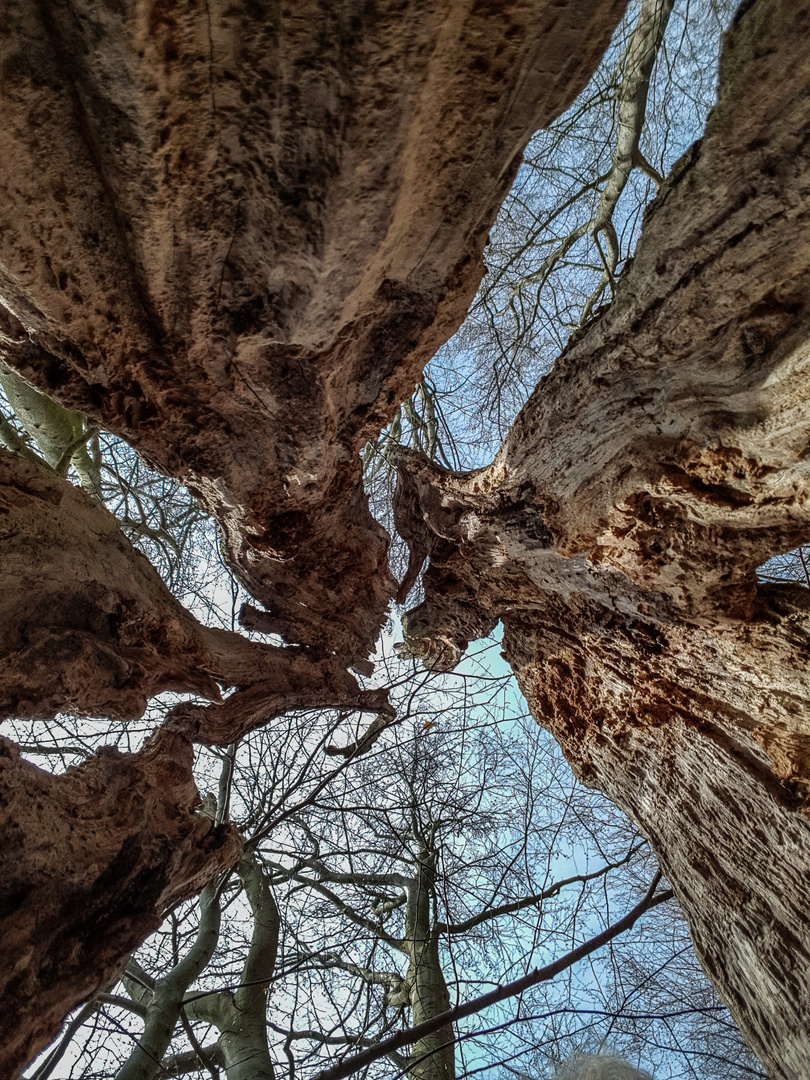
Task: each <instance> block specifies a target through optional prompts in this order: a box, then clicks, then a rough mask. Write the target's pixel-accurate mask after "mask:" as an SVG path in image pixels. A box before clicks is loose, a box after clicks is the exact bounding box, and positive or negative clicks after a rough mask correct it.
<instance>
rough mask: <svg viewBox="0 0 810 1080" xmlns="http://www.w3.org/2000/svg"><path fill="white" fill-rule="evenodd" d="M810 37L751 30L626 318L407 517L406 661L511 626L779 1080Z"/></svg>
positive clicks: (791, 854) (557, 713) (447, 660)
mask: <svg viewBox="0 0 810 1080" xmlns="http://www.w3.org/2000/svg"><path fill="white" fill-rule="evenodd" d="M809 31H810V6H808V5H807V4H806V3H801V4H797V3H795V2H793V0H776V2H773V3H768V2H764V0H762V2H756V0H755V2H753V3H748V4H746V5H744V8H743V10H742V11H741V13H740V14H739V15H738V17H737V20H736V21H735V24H734V26H733V28H732V30H731V31H730V33H729V35H728V37H727V40H726V43H725V49H724V56H723V61H722V66H721V78H720V91H719V102H718V105H717V108H716V109H715V111H714V113H713V114H712V116H711V118H710V120H709V123H708V125H707V128H706V133H705V136H704V138H703V139H702V140H701V142H700V143H698V144H696V145H695V147H693V148H692V150H691V151H690V152H689V153H688V154H687V155H686V156H685V157H684V158H683V159H682V160H681V161H680V162H679V163H678V164H677V165H676V167H675V169H674V171H673V173H672V174H671V176H670V177H669V178H668V179H667V181H666V182H665V184H664V185H663V188H662V191H661V193H660V194H659V196H658V198H657V200H656V202H655V203H654V204H653V206H652V208H651V209H650V210H649V211H648V214H647V217H646V220H645V226H644V231H643V235H642V238H641V241H640V243H639V247H638V251H637V254H636V256H635V258H634V260H633V263H632V265H631V266H630V268H629V269H628V270H627V272H626V273H625V274H624V275H623V277H622V279H621V280H620V281H619V283H618V287H617V295H616V299H615V301H614V304H613V305H612V307H611V308H610V309H608V310H607V312H605V313H604V314H602V315H601V316H599V317H598V318H597V319H596V320H594V321H593V322H591V323H590V324H589V325H588V326H586V327H585V328H583V330H582V331H580V332H579V333H578V334H577V335H576V337H575V339H574V340H573V341H572V342H571V344H570V346H569V347H568V349H567V350H566V351H565V353H564V354H563V355H562V357H561V358H560V359H559V361H558V362H557V364H556V366H555V368H554V370H553V371H552V373H551V374H550V375H549V376H548V377H547V378H545V379H543V380H542V381H541V383H540V385H539V386H538V388H537V389H536V391H535V393H534V394H533V396H532V398H531V399H530V400H529V402H528V403H527V404H526V406H525V407H524V409H523V410H522V412H521V414H520V416H519V417H518V419H517V421H516V422H515V425H514V427H513V429H512V431H511V433H510V435H509V436H508V438H507V440H506V442H505V444H504V446H503V448H502V449H501V451H500V452H499V454H498V456H497V458H496V460H495V461H494V462H493V464H492V465H491V466H489V467H488V468H486V469H482V470H479V471H477V472H475V473H471V474H466V475H462V474H452V473H448V472H445V471H444V470H442V469H440V468H438V467H436V466H434V465H432V464H430V463H429V462H427V461H424V460H421V459H419V458H418V457H417V456H416V455H414V454H411V453H403V454H402V455H401V458H400V463H399V464H400V486H399V491H398V496H397V505H396V516H397V527H398V529H399V531H400V532H401V533H402V535H403V536H404V537H405V539H406V540H407V541H408V543H409V545H410V547H411V553H412V561H411V566H410V568H409V580H410V579H413V578H414V577H415V574H416V572H417V570H418V567H419V566H421V564H422V563H423V562H424V560H425V558H426V557H428V556H429V557H430V560H431V561H430V565H429V567H428V569H427V570H426V572H425V575H424V586H425V602H424V603H423V604H421V605H420V606H419V607H418V608H417V609H415V610H414V611H413V612H411V613H409V615H408V616H407V617H406V619H405V621H404V624H403V625H404V629H405V635H406V640H407V642H408V643H409V645H410V647H411V649H412V651H413V652H414V653H415V654H417V655H421V656H422V657H423V658H424V659H425V660H426V662H427V663H428V664H430V665H433V666H437V667H451V666H452V665H453V664H454V663H455V662H456V661H457V660H458V658H459V657H460V655H461V652H462V651H463V649H464V648H465V647H466V644H467V642H468V641H469V640H471V639H472V638H473V637H476V636H479V635H481V634H483V633H485V632H487V630H488V629H489V628H490V627H491V626H492V625H494V622H495V621H496V620H497V619H499V618H500V619H502V621H503V624H504V655H505V656H506V658H507V659H508V660H509V662H510V663H511V665H512V667H513V668H514V670H515V671H516V673H517V676H518V680H519V682H520V685H521V687H522V689H523V692H524V693H525V695H526V698H527V700H528V702H529V705H530V707H531V709H532V711H533V713H534V715H535V716H536V717H537V719H538V720H539V721H540V722H541V723H542V724H544V725H545V726H546V727H548V728H549V730H551V731H552V732H553V733H554V734H555V736H556V737H557V739H558V740H559V742H560V744H561V745H562V747H563V749H564V751H565V753H566V755H567V757H568V759H569V761H571V763H572V766H573V767H574V769H575V770H576V771H577V772H578V773H579V775H580V776H581V777H582V778H583V780H585V782H586V783H589V784H592V785H595V786H598V787H600V788H601V789H602V790H603V791H605V792H606V793H607V794H608V795H609V796H610V797H611V798H612V799H613V800H614V801H615V802H616V803H617V804H618V805H620V806H621V807H623V808H624V809H625V810H626V811H627V812H628V813H629V814H630V815H631V816H632V817H633V818H634V820H635V821H636V822H637V823H638V825H639V826H640V828H641V829H642V830H643V831H644V832H645V833H646V835H647V836H648V837H649V838H650V840H651V842H652V844H653V846H654V848H655V850H656V852H657V854H658V856H659V858H660V860H661V863H662V866H663V867H664V869H665V872H666V874H667V876H668V878H669V880H670V881H671V883H672V885H673V887H674V889H675V892H676V894H677V896H678V898H679V900H680V902H681V904H682V905H683V907H684V910H685V912H686V914H687V916H688V918H689V920H690V926H691V928H692V934H693V937H694V940H695V944H696V947H697V950H698V954H699V956H700V958H701V961H702V963H703V964H704V966H705V968H706V970H707V972H708V973H709V975H710V977H711V978H712V980H713V981H714V983H715V985H716V986H717V987H718V990H719V991H720V993H721V994H722V995H723V997H724V999H725V1000H726V1002H727V1003H728V1005H729V1007H730V1008H731V1011H732V1013H733V1014H734V1016H735V1019H736V1020H737V1022H738V1024H739V1025H740V1028H741V1030H742V1031H743V1033H744V1035H745V1037H746V1039H747V1040H748V1041H749V1043H750V1045H751V1046H752V1048H753V1049H754V1051H755V1052H756V1053H757V1054H758V1055H759V1057H760V1059H761V1060H762V1062H763V1064H764V1065H765V1066H766V1068H767V1069H768V1070H769V1075H771V1076H773V1077H775V1078H776V1077H778V1078H783V1080H801V1078H803V1077H806V1076H807V1075H808V1074H810V1039H808V1035H807V1016H808V1015H810V980H808V970H810V968H809V967H808V961H809V960H810V920H809V919H808V901H807V896H808V882H809V881H810V824H809V822H808V819H809V818H810V802H809V801H808V794H810V677H809V676H808V674H807V671H808V659H810V599H809V598H808V596H809V594H808V591H807V590H805V589H803V588H799V587H793V586H790V587H769V588H766V587H762V586H758V585H757V583H756V578H755V569H756V567H757V566H758V565H759V564H761V563H762V562H763V561H764V560H765V559H766V558H767V557H769V556H770V555H773V554H776V553H778V552H780V551H786V550H788V549H790V548H791V547H793V546H795V545H796V544H797V543H799V542H801V541H806V540H808V539H810V513H808V507H810V484H808V476H810V471H809V470H808V458H807V454H808V443H807V427H808V423H809V422H810V414H809V412H808V395H807V386H808V378H809V377H810V367H809V364H810V350H808V347H807V341H808V339H809V338H810V267H808V261H807V251H808V250H810V125H809V124H808V120H807V117H808V101H810V53H808V50H807V47H806V43H807V38H808V32H809ZM785 72H789V73H790V76H789V77H785Z"/></svg>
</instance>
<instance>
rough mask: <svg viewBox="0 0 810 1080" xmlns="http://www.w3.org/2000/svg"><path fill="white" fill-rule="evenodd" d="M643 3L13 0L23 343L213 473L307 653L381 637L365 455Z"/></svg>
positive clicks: (146, 445) (195, 477)
mask: <svg viewBox="0 0 810 1080" xmlns="http://www.w3.org/2000/svg"><path fill="white" fill-rule="evenodd" d="M622 8H623V4H622V3H621V0H568V2H567V3H564V4H562V5H561V4H559V3H556V2H551V0H542V2H540V3H533V4H530V5H527V4H523V3H517V2H513V0H490V2H487V3H484V4H480V3H474V2H473V0H463V2H461V3H459V2H458V0H441V2H439V3H433V4H430V5H428V6H427V7H426V6H425V5H424V4H421V3H417V2H415V0H410V2H408V3H405V4H402V3H400V2H398V0H396V2H395V0H384V2H382V3H378V4H373V5H372V4H366V3H355V4H350V5H345V4H344V5H338V6H335V5H333V4H323V3H321V2H318V0H305V2H301V3H297V4H295V5H294V7H293V8H290V9H289V10H287V9H285V7H284V6H283V5H281V4H279V3H274V4H270V5H255V4H253V3H251V2H249V0H239V2H236V3H234V2H231V0H228V2H227V3H225V2H224V0H208V2H207V3H205V4H201V5H186V6H185V7H183V8H182V10H181V9H178V8H176V7H172V8H166V9H164V8H163V7H160V6H155V5H154V4H147V3H145V2H137V0H128V2H126V3H124V4H121V5H113V6H110V5H106V6H103V7H101V8H99V6H98V5H97V4H96V3H94V2H92V0H69V2H57V0H43V2H42V3H37V4H31V3H30V2H29V0H10V2H9V3H6V4H5V5H4V8H3V13H2V18H1V21H0V43H2V44H0V62H2V66H3V72H4V81H3V90H2V94H3V116H4V122H3V125H2V132H0V231H2V235H3V243H2V259H3V271H2V277H1V279H0V297H2V305H3V306H4V307H5V312H6V314H5V315H4V318H3V326H2V328H0V332H1V333H2V338H3V342H2V345H3V353H4V356H5V359H6V360H7V361H8V363H9V364H10V365H12V366H14V367H15V368H17V370H19V371H20V372H21V373H22V374H23V375H24V376H25V377H26V378H27V379H30V380H31V381H32V382H33V383H35V384H36V385H37V386H38V387H39V388H40V389H42V390H44V391H45V392H47V393H49V394H52V395H54V396H56V397H57V398H59V400H60V401H62V403H63V404H65V405H67V406H68V407H70V408H72V409H75V410H77V411H78V412H80V413H82V414H83V415H86V416H88V417H90V418H91V419H92V420H93V422H96V423H99V424H101V425H102V426H104V427H105V428H107V429H109V430H112V431H115V432H117V433H118V434H120V435H123V436H124V437H125V438H126V439H128V440H129V441H130V442H131V443H132V444H133V445H134V446H136V447H137V448H138V449H140V450H141V451H143V452H144V453H145V454H146V455H147V456H148V458H150V459H151V460H152V461H154V462H155V463H157V464H158V465H159V466H160V467H161V468H162V469H163V470H165V471H167V472H169V473H171V474H173V475H176V476H179V477H181V478H183V479H184V480H185V481H187V482H188V483H189V485H190V486H191V487H192V488H193V490H194V491H195V492H196V493H198V494H199V495H200V497H201V498H202V499H203V501H204V502H205V503H206V504H207V506H208V507H209V508H210V509H211V510H212V511H213V512H214V514H215V515H216V516H217V518H218V520H219V522H220V524H221V525H222V528H223V531H224V535H225V547H226V550H227V553H228V558H229V559H230V562H231V564H232V565H233V567H234V569H235V570H236V572H237V573H238V575H239V576H240V577H241V579H242V581H243V582H244V583H245V585H246V586H247V587H248V589H249V590H250V592H251V593H252V594H253V595H254V596H255V597H256V598H257V599H258V600H260V601H261V602H262V603H263V604H265V605H266V606H267V608H268V609H269V616H268V619H269V621H268V623H267V625H268V627H269V628H272V629H273V630H274V631H276V632H279V633H282V634H283V635H284V636H285V637H286V638H287V639H288V640H289V641H291V642H293V641H294V642H300V643H303V644H306V645H311V646H314V647H318V648H324V647H326V648H328V649H331V650H335V651H337V652H339V653H340V654H341V655H342V656H344V657H346V658H348V659H350V660H351V659H352V658H354V657H355V656H366V655H367V654H368V651H369V650H370V649H371V648H372V647H373V645H374V641H375V639H376V637H377V633H378V631H379V629H380V627H381V625H382V622H383V621H384V616H385V609H386V607H387V605H388V602H389V599H390V597H391V595H392V594H393V591H394V588H395V586H394V583H393V582H392V580H391V577H390V574H389V571H388V568H387V562H386V551H387V546H388V540H387V537H386V535H385V533H384V531H383V530H382V529H381V527H380V526H379V525H378V524H377V523H376V522H375V521H374V520H373V518H372V517H371V515H370V514H369V512H368V509H367V504H366V499H365V496H364V495H363V492H362V487H361V483H360V462H359V457H358V452H359V450H360V448H361V447H362V446H363V444H364V442H365V441H366V440H367V439H369V438H370V437H376V435H377V433H378V432H379V430H380V428H381V427H382V426H383V425H384V424H385V423H386V422H387V421H388V420H389V419H390V418H391V417H392V416H393V414H394V412H395V411H396V409H397V408H398V405H399V402H400V401H401V400H402V399H403V398H405V397H407V396H408V395H409V394H410V393H411V392H412V391H413V388H414V386H415V385H416V383H417V382H418V381H419V378H420V375H421V371H422V368H423V366H424V364H425V363H426V361H427V360H428V359H429V358H430V356H431V355H432V354H433V352H435V350H436V348H437V347H438V346H439V345H440V344H441V343H442V342H443V341H444V340H446V338H447V337H449V335H450V334H451V333H452V332H453V331H454V330H455V328H456V327H457V326H458V324H459V323H460V321H461V319H462V318H463V316H464V313H465V311H466V309H467V306H468V304H469V301H470V300H471V298H472V296H473V293H474V291H475V289H476V287H477V285H478V282H479V280H480V277H481V274H482V269H483V262H482V251H483V247H484V243H485V240H486V235H487V231H488V229H489V226H490V224H491V222H492V220H493V218H494V215H495V213H496V211H497V209H498V206H499V205H500V203H501V201H502V199H503V198H504V196H505V195H506V192H507V190H508V188H509V185H510V182H511V179H512V177H513V176H514V173H515V171H516V169H517V167H518V164H519V161H520V153H521V151H522V149H523V147H524V145H525V143H526V141H527V140H528V138H529V136H530V135H531V134H532V132H533V131H534V130H535V129H536V128H537V127H539V126H541V125H543V124H546V123H548V122H550V121H551V120H552V119H553V118H554V117H555V116H557V115H558V114H559V113H560V112H561V111H562V110H563V109H564V108H565V107H566V105H567V104H568V103H569V102H570V101H572V100H573V98H574V96H575V95H576V93H577V92H578V91H579V90H580V89H581V88H582V86H583V85H584V84H585V81H586V80H587V78H588V76H589V75H590V73H591V72H592V71H593V69H594V68H595V66H596V64H597V62H598V60H599V57H600V56H601V54H602V51H603V50H604V47H605V45H606V44H607V40H608V37H609V34H610V32H611V31H612V29H613V27H614V26H615V25H616V23H617V21H618V19H619V17H620V15H621V12H622ZM358 597H361V598H362V602H360V603H358Z"/></svg>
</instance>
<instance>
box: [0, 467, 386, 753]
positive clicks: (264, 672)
mask: <svg viewBox="0 0 810 1080" xmlns="http://www.w3.org/2000/svg"><path fill="white" fill-rule="evenodd" d="M220 686H221V687H223V688H226V687H227V688H230V687H236V688H237V692H236V693H234V694H231V695H230V696H229V697H228V698H227V699H226V700H225V701H221V695H220ZM165 690H174V691H178V692H185V693H192V694H197V695H200V696H202V697H205V698H208V699H209V700H211V701H212V702H214V704H212V705H210V706H203V705H194V706H192V705H184V706H179V707H178V708H177V709H175V710H174V712H173V715H172V727H173V729H174V730H177V731H180V730H182V731H183V732H184V733H185V734H186V735H188V737H190V738H192V739H194V741H195V742H202V743H209V744H210V743H214V744H220V745H226V744H228V743H231V742H234V741H235V740H237V739H239V738H241V737H242V735H244V734H246V733H247V732H248V731H251V730H252V729H253V728H255V727H258V726H260V725H261V724H264V723H267V722H268V721H270V720H271V719H272V718H273V717H275V716H281V715H282V714H283V713H288V712H291V711H293V710H295V709H301V708H304V709H315V708H330V707H335V708H356V709H361V710H363V709H365V710H369V711H372V712H380V711H382V712H390V708H389V707H388V706H387V704H386V702H387V698H386V695H385V693H384V692H383V691H367V692H366V691H361V690H360V688H359V686H358V685H357V681H356V680H355V679H354V677H353V676H352V675H350V674H349V672H347V671H346V669H345V667H344V666H343V665H342V664H341V663H339V662H338V660H337V659H336V658H335V657H333V656H330V655H328V654H327V655H323V654H315V655H312V654H311V653H308V652H307V651H306V650H303V649H300V648H279V647H277V646H273V645H267V644H263V643H260V642H256V641H249V640H248V639H247V638H244V637H242V636H241V635H239V634H235V633H230V632H228V631H225V630H218V629H215V628H212V627H208V626H203V625H202V624H201V623H199V622H198V621H197V619H195V618H194V616H193V615H191V614H190V612H188V611H186V609H185V608H184V607H183V606H182V604H180V603H179V602H178V601H177V600H176V599H175V598H174V597H173V596H172V594H171V593H170V592H169V590H168V589H167V588H166V586H165V585H164V583H163V581H162V580H161V578H160V576H159V575H158V573H157V571H156V570H155V569H154V567H153V566H152V565H151V564H150V562H149V560H148V559H147V558H146V557H145V556H144V555H143V554H142V553H141V552H139V551H138V550H137V549H135V548H134V547H133V546H132V544H130V542H129V540H127V538H126V537H125V536H124V534H123V533H122V532H121V530H120V529H119V527H118V523H117V522H116V520H115V518H114V517H113V516H112V514H110V513H109V512H108V511H107V510H105V509H104V508H103V507H101V506H99V505H98V504H97V503H96V502H94V501H93V500H91V499H90V498H89V497H88V496H87V495H86V494H85V493H84V492H83V491H81V490H79V489H78V488H76V487H74V486H73V485H72V484H69V483H68V482H67V481H66V480H63V479H61V478H60V477H59V476H57V475H56V474H55V473H54V472H52V471H51V470H49V469H47V468H45V467H44V466H42V465H40V464H38V463H36V462H32V461H26V460H25V459H23V458H21V457H17V456H16V455H14V454H10V453H8V452H7V451H5V450H0V718H2V719H5V718H6V717H26V718H36V719H49V718H51V717H53V716H55V715H56V713H57V712H72V713H80V714H86V715H87V714H89V715H93V716H105V717H114V718H117V719H121V720H132V719H136V718H137V717H140V716H142V715H143V711H144V709H145V707H146V702H147V700H148V698H150V697H152V696H154V695H155V694H159V693H162V692H163V691H165Z"/></svg>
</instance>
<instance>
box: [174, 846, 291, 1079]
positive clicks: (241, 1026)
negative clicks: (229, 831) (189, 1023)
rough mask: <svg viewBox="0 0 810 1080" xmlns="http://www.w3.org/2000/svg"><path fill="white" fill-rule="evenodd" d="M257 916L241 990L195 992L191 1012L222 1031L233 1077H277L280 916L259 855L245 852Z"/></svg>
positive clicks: (223, 1055)
mask: <svg viewBox="0 0 810 1080" xmlns="http://www.w3.org/2000/svg"><path fill="white" fill-rule="evenodd" d="M237 872H238V874H239V877H240V878H241V879H242V884H243V885H244V887H245V895H246V896H247V898H248V902H249V904H250V910H251V913H252V916H253V933H252V934H251V940H250V948H249V949H248V955H247V958H246V960H245V964H244V967H243V968H242V973H241V977H240V979H239V987H238V989H237V990H236V991H234V992H233V993H231V992H230V991H225V990H223V991H220V992H219V993H217V994H212V995H210V996H207V997H202V998H200V997H197V996H195V995H194V994H191V996H190V999H189V1003H188V1005H187V1012H188V1015H189V1016H194V1017H196V1018H197V1019H200V1020H204V1021H206V1022H207V1023H209V1024H212V1025H213V1026H214V1027H215V1028H217V1030H218V1031H219V1039H218V1042H217V1051H216V1053H217V1060H218V1061H219V1062H220V1063H221V1064H222V1065H224V1067H225V1073H226V1076H227V1080H274V1075H275V1072H274V1069H273V1062H272V1061H271V1059H270V1049H269V1046H268V1042H267V995H268V991H269V988H270V982H271V980H272V978H273V976H274V974H275V967H276V955H277V953H278V936H279V929H280V918H279V913H278V908H277V906H276V902H275V899H274V897H273V892H272V889H271V888H270V884H269V881H268V879H267V876H266V875H265V873H264V871H263V870H262V868H261V866H260V864H259V861H258V860H257V859H256V857H255V856H254V855H252V854H247V855H245V856H244V857H243V858H242V860H241V862H240V863H239V866H238V868H237Z"/></svg>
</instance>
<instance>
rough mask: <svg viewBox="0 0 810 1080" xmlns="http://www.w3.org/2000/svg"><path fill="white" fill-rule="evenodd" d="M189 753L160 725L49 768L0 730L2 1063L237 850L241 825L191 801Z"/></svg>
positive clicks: (116, 966)
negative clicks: (61, 769) (65, 766)
mask: <svg viewBox="0 0 810 1080" xmlns="http://www.w3.org/2000/svg"><path fill="white" fill-rule="evenodd" d="M192 761H193V748H192V744H191V743H190V742H189V740H188V739H186V738H184V737H183V736H182V735H180V734H178V733H175V732H159V733H158V734H156V735H155V736H153V737H152V738H151V739H150V740H149V741H148V742H147V743H146V745H145V746H144V748H143V749H142V750H141V751H139V752H138V753H136V754H122V753H120V752H119V751H118V750H115V749H113V748H112V747H106V748H105V749H103V750H102V751H100V752H99V753H98V754H96V755H95V756H94V757H93V758H91V759H89V760H88V761H86V762H85V763H84V764H82V765H80V766H79V767H77V768H74V769H69V770H68V771H67V772H66V773H64V774H63V775H62V776H53V775H51V774H50V773H46V772H43V771H42V770H41V769H38V768H37V767H36V766H34V765H32V764H31V763H30V762H27V761H25V760H23V759H22V758H20V755H19V750H18V748H17V747H16V746H15V745H14V744H13V743H12V742H10V741H9V740H8V739H0V807H2V809H3V818H2V828H1V829H0V842H1V843H2V852H3V873H2V875H0V955H2V957H3V964H2V971H1V972H0V1000H2V1009H3V1026H2V1031H3V1037H2V1039H0V1071H2V1075H3V1076H8V1077H13V1076H15V1075H16V1074H17V1071H18V1069H19V1068H21V1067H22V1066H24V1065H25V1063H26V1062H27V1061H28V1060H29V1058H30V1057H31V1056H32V1055H33V1054H34V1053H35V1052H36V1051H37V1050H39V1049H40V1048H41V1047H42V1046H44V1045H46V1044H47V1043H48V1042H49V1041H50V1040H51V1039H52V1038H53V1036H54V1035H55V1034H56V1032H57V1031H58V1029H59V1026H60V1024H61V1022H62V1019H63V1018H64V1015H65V1013H66V1012H67V1011H68V1010H69V1009H71V1008H73V1007H74V1006H75V1005H77V1004H79V1002H81V1001H84V1000H86V999H87V998H88V997H90V996H91V995H92V994H93V993H95V992H96V991H98V990H99V989H101V987H102V986H104V984H105V983H107V982H109V981H110V980H111V979H115V978H116V977H117V976H118V975H119V974H120V972H121V970H122V968H123V965H124V963H125V962H126V958H127V954H128V953H129V952H130V951H131V950H132V949H134V948H136V947H137V946H138V945H139V944H140V943H141V942H142V941H143V939H144V938H145V937H146V936H147V935H148V934H150V933H151V932H152V931H153V930H156V929H157V927H158V926H159V925H160V922H161V920H162V918H163V915H164V913H165V911H166V909H167V907H169V906H170V905H171V904H173V903H175V902H177V901H178V900H182V899H184V898H186V897H189V896H193V895H194V894H195V893H197V892H199V890H200V889H201V888H202V887H203V886H204V885H205V884H206V883H207V882H208V881H209V880H210V879H211V878H212V877H213V876H214V875H215V874H216V873H217V872H218V871H220V870H223V869H225V868H226V867H228V866H231V865H233V864H234V863H235V862H236V861H237V860H238V858H239V854H240V849H241V845H240V841H239V839H238V837H237V835H236V833H235V832H234V831H233V830H232V829H231V828H230V827H228V826H219V827H216V826H215V825H214V823H213V822H212V821H211V819H210V818H208V817H206V816H205V815H203V814H196V813H194V806H195V805H196V804H197V803H198V802H199V796H198V794H197V789H196V787H195V785H194V780H193V777H192V771H191V766H192Z"/></svg>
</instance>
